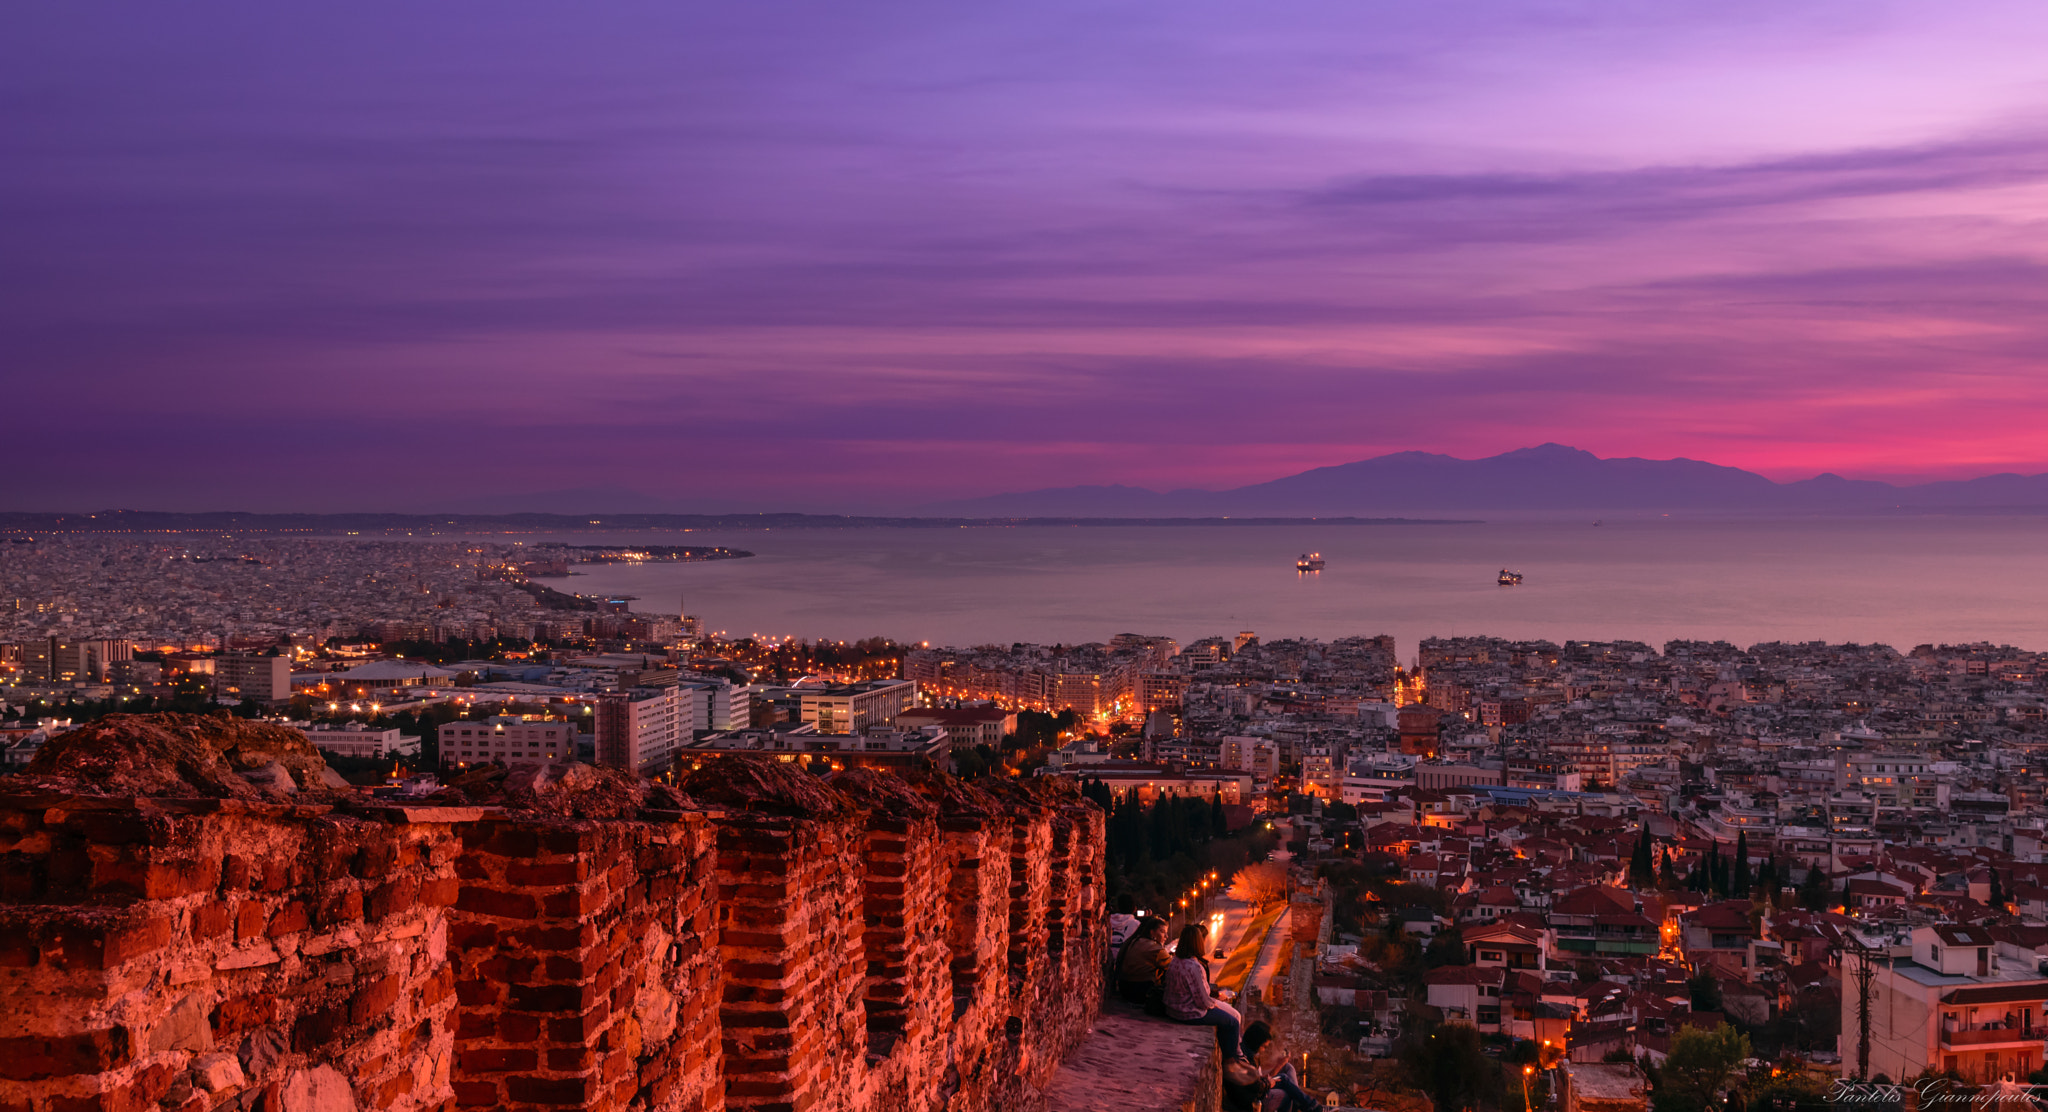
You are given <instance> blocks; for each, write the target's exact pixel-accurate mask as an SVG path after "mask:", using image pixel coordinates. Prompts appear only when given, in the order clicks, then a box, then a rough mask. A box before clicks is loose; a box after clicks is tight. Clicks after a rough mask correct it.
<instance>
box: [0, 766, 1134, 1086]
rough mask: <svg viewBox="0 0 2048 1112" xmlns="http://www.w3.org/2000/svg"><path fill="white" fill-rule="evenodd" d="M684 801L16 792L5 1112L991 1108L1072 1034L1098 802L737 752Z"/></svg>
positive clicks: (1096, 891) (1098, 889)
mask: <svg viewBox="0 0 2048 1112" xmlns="http://www.w3.org/2000/svg"><path fill="white" fill-rule="evenodd" d="M680 788H681V791H682V792H683V794H684V795H685V797H686V798H685V799H684V800H683V803H682V806H681V807H680V809H669V810H661V811H649V810H640V811H638V812H636V813H633V814H631V816H630V817H619V818H600V819H587V818H586V819H578V818H571V817H564V816H561V815H550V814H546V813H541V812H538V811H535V810H532V809H527V810H511V809H491V808H477V807H454V806H450V807H411V808H378V807H365V806H353V805H343V806H341V807H339V808H337V807H332V806H327V805H319V806H294V805H290V804H279V803H267V802H253V801H249V800H245V799H233V798H231V799H187V798H146V797H144V798H137V797H100V796H91V795H85V794H80V793H75V792H74V793H64V792H49V791H38V790H35V789H34V788H33V787H32V786H28V785H22V784H13V785H10V782H9V781H8V780H7V779H6V778H0V998H4V999H5V1000H6V1001H7V1002H8V1007H7V1008H6V1009H4V1010H0V1112H16V1110H27V1112H69V1110H72V1109H88V1108H91V1109H138V1110H140V1109H156V1108H170V1109H180V1110H182V1109H193V1110H198V1109H209V1110H210V1109H220V1108H235V1109H256V1108H261V1109H263V1110H264V1112H275V1110H279V1109H285V1110H297V1109H322V1110H326V1109H370V1108H376V1109H397V1110H412V1109H437V1110H438V1109H457V1108H508V1109H561V1108H592V1109H646V1110H649V1112H654V1110H661V1112H671V1110H674V1112H682V1110H691V1112H710V1110H719V1109H734V1110H739V1109H747V1110H760V1112H771V1110H772V1112H799V1110H811V1109H818V1110H830V1112H885V1110H886V1112H898V1110H905V1112H939V1110H941V1109H943V1110H944V1112H985V1110H994V1109H1009V1108H1025V1107H1029V1106H1030V1104H1031V1102H1032V1101H1033V1100H1034V1099H1035V1095H1036V1093H1037V1091H1038V1090H1039V1089H1040V1088H1042V1087H1044V1086H1045V1085H1046V1084H1048V1083H1049V1082H1050V1080H1051V1078H1052V1075H1053V1072H1054V1071H1055V1069H1056V1068H1057V1067H1058V1065H1059V1062H1060V1059H1061V1057H1062V1056H1063V1055H1065V1054H1066V1053H1067V1052H1068V1051H1069V1050H1070V1049H1071V1048H1073V1047H1074V1046H1075V1045H1076V1044H1078V1043H1079V1041H1080V1040H1081V1039H1082V1038H1084V1037H1085V1036H1086V1034H1087V1032H1088V1029H1089V1027H1090V1025H1091V1023H1093V1021H1094V1019H1095V1014H1096V1009H1097V1007H1098V1004H1099V984H1098V980H1099V962H1100V960H1101V955H1102V947H1103V945H1104V942H1103V937H1102V922H1103V907H1102V896H1103V887H1102V837H1103V827H1102V816H1101V814H1100V812H1099V811H1097V810H1096V809H1095V808H1094V807H1093V806H1091V805H1089V804H1086V803H1084V802H1082V801H1081V800H1079V798H1078V797H1076V796H1073V795H1071V794H1066V793H1062V792H1059V791H1057V790H1054V789H1051V788H1048V787H1045V786H1042V785H1030V786H1025V787H1017V786H1012V785H1004V786H1003V789H1002V790H1001V791H1000V792H999V793H997V794H993V795H991V794H987V793H983V792H980V791H976V790H974V789H973V788H972V787H971V786H968V785H964V784H961V783H959V782H956V781H952V780H950V779H947V778H944V777H938V776H932V775H927V776H922V777H918V776H909V777H905V778H897V777H891V776H886V775H882V774H877V773H872V772H867V771H864V770H852V771H849V772H847V773H844V774H842V775H841V776H839V777H837V778H835V779H834V780H833V781H832V782H830V783H827V782H821V781H819V780H817V779H815V778H812V777H809V776H806V775H804V774H802V773H800V772H797V771H796V770H794V769H793V768H790V767H789V766H785V765H777V764H775V763H774V762H767V761H759V760H751V759H744V758H742V759H730V760H724V761H717V762H711V763H707V764H706V765H704V766H703V767H702V768H700V769H698V770H697V771H696V772H695V773H693V774H692V775H691V776H690V777H689V778H687V779H686V781H685V783H684V784H682V785H680Z"/></svg>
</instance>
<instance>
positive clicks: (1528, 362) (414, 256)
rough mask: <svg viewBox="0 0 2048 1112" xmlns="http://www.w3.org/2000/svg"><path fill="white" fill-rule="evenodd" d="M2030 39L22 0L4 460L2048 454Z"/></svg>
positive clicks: (429, 470) (851, 12) (370, 494)
mask: <svg viewBox="0 0 2048 1112" xmlns="http://www.w3.org/2000/svg"><path fill="white" fill-rule="evenodd" d="M2043 56H2048V8H2043V7H2041V6H2039V5H2033V4H2023V3H2017V2H2004V3H1988V4H1983V5H1976V6H1972V7H1970V8H1968V9H1966V10H1959V9H1955V8H1952V7H1947V6H1932V5H1914V4H1905V3H1876V4H1870V3H1847V2H1839V0H1824V2H1819V3H1813V4H1807V5H1799V6H1792V7H1788V6H1785V5H1777V4H1763V3H1751V2H1739V3H1734V4H1719V5H1712V6H1707V5H1669V4H1664V5H1651V4H1635V3H1584V4H1562V3H1520V4H1508V3H1485V4H1471V5H1463V6H1441V5H1438V6H1427V7H1405V6H1403V7H1396V6H1386V5H1361V4H1355V3H1338V2H1334V0H1331V2H1312V3H1302V4H1296V5H1291V6H1288V7H1285V8H1279V9H1274V8H1250V7H1245V6H1242V5H1228V4H1216V3H1196V4H1170V5H1169V4H1161V3H1155V2H1138V3H1123V4H1111V5H1103V4H1069V3H1052V4H1040V5H1029V6H1027V7H1023V8H1011V9H1000V10H987V9H980V8H975V7H972V6H969V7H961V6H958V5H945V4H937V3H929V2H922V0H919V2H901V3H887V4H882V5H874V6H855V7H851V8H849V7H845V6H835V5H823V4H808V3H804V4H781V3H767V4H749V5H740V6H723V7H718V6H704V5H681V6H678V5H657V4H620V5H612V6H607V7H604V8H601V9H587V8H556V7H549V6H542V5H535V4H528V3H518V4H513V5H509V6H508V5H482V4H474V3H451V4H442V5H434V6H431V7H429V8H418V7H415V6H401V5H395V4H381V3H370V4H362V5H350V6H348V7H346V8H338V9H331V10H301V9H261V8H248V7H245V6H232V5H223V4H216V3H201V4H197V5H181V6H178V7H177V8H175V9H169V8H141V9H114V8H111V7H103V6H97V5H63V6H52V7H41V8H35V9H27V10H23V11H21V12H18V13H16V18H15V21H14V33H12V34H10V35H9V36H8V38H7V41H6V42H5V44H4V45H0V58H4V59H5V62H6V65H5V67H4V69H0V97H4V98H5V102H6V104H7V105H8V109H9V110H8V111H7V112H5V113H4V114H0V144H4V149H5V151H6V152H7V162H8V165H9V173H8V174H6V175H4V176H0V211H5V212H6V213H7V214H8V216H7V221H8V227H9V233H10V234H9V237H8V238H9V241H10V246H9V249H8V250H7V251H6V252H4V253H0V295H4V296H0V330H4V334H5V335H6V336H7V337H8V349H9V354H8V359H7V363H8V370H7V371H6V373H5V376H4V381H5V385H6V387H7V396H8V399H9V410H10V413H11V414H12V415H13V416H14V420H12V421H10V422H9V426H10V427H9V433H10V440H9V443H10V455H11V457H12V459H13V460H14V461H15V469H16V473H17V475H23V474H25V475H26V477H27V478H28V479H30V480H31V482H29V483H28V484H26V485H23V484H14V485H13V486H12V487H11V489H12V490H13V493H12V494H11V495H10V496H8V497H7V498H6V499H5V503H6V504H5V505H4V506H0V508H6V509H21V510H58V509H64V510H95V509H100V508H107V507H111V506H115V505H132V506H136V507H138V508H163V509H218V508H236V509H251V510H262V509H277V508H302V509H336V510H352V509H394V510H411V509H441V508H455V507H454V503H455V502H456V501H459V500H460V499H457V498H456V497H454V496H453V495H452V494H444V492H462V494H461V497H462V498H470V497H471V496H492V497H498V496H504V497H516V496H519V495H522V494H526V493H532V492H545V491H560V490H565V489H589V490H613V491H629V492H636V493H637V494H641V495H645V496H647V497H648V498H651V499H656V500H662V501H664V502H665V503H667V504H672V505H674V506H676V507H677V508H686V509H704V510H738V509H748V510H752V509H764V510H766V509H806V510H847V511H885V510H887V511H897V510H904V509H908V508H912V507H916V506H919V505H922V504H925V503H929V502H933V501H937V500H943V499H951V498H962V497H972V496H976V495H983V494H991V493H996V492H999V491H1013V490H1023V489H1030V488H1037V487H1052V486H1063V485H1069V484H1112V483H1121V484H1129V485H1136V486H1147V487H1151V488H1153V489H1159V490H1166V489H1173V488H1179V487H1202V488H1211V489H1215V488H1224V487H1232V486H1239V485H1244V484H1247V483H1255V482H1261V481H1265V480H1269V479H1274V478H1278V477H1280V476H1283V475H1287V474H1290V473H1293V472H1298V471H1301V470H1304V469H1307V468H1311V467H1318V466H1326V465H1330V464H1337V463H1343V462H1347V461H1350V460H1356V459H1361V458H1365V457H1368V456H1373V455H1379V454H1384V453H1387V452H1396V451H1405V450H1421V451H1432V452H1444V453H1449V454H1452V455H1457V456H1461V457H1467V458H1470V457H1478V456H1487V455H1493V454H1496V453H1499V452H1504V451H1508V450H1512V449H1515V448H1521V447H1527V446H1531V445H1535V444H1541V443H1544V442H1558V443H1564V444H1569V445H1573V446H1576V447H1579V448H1584V449H1586V450H1589V451H1592V452H1594V453H1596V454H1598V455H1601V456H1643V457H1649V458H1658V459H1662V458H1670V457H1678V456H1683V457H1689V458H1693V459H1701V460H1708V461H1711V462H1714V463H1719V464H1726V465H1730V466H1736V467H1743V468H1747V469H1750V470H1754V471H1757V472H1760V473H1762V474H1765V475H1768V476H1770V477H1772V478H1775V479H1780V480H1790V479H1802V478H1809V477H1811V476H1813V475H1815V474H1817V473H1820V472H1823V471H1832V472H1836V473H1840V474H1843V475H1847V476H1850V477H1855V478H1879V479H1889V480H1894V481H1925V480H1929V479H1942V478H1963V477H1971V476H1976V475H1983V474H1988V473H1992V472H2000V471H2018V472H2022V473H2027V474H2033V473H2038V472H2044V471H2048V438H2044V437H2043V436H2042V435H2041V434H2040V432H2039V429H2040V428H2041V427H2042V426H2043V424H2044V418H2048V373H2044V372H2048V366H2044V360H2048V143H2044V141H2043V140H2044V139H2048V80H2044V78H2043V77H2042V75H2041V67H2040V59H2041V58H2042V57H2043ZM88 411H89V413H90V417H89V421H88V422H87V423H86V425H85V428H86V430H87V432H88V433H89V435H87V436H85V437H83V438H82V437H81V433H80V425H79V423H77V422H75V421H73V420H70V419H68V418H71V417H74V416H76V415H78V414H80V413H82V412H88ZM255 460H267V461H271V462H272V463H274V464H275V467H271V468H256V469H251V468H248V467H246V464H247V463H248V462H249V461H255ZM229 461H233V462H232V463H231V464H230V463H229ZM222 464H227V465H229V466H228V467H226V468H225V469H224V468H223V467H221V466H217V465H222ZM444 499H445V500H446V501H447V502H448V505H447V506H443V505H442V504H441V501H440V500H444ZM593 508H604V507H602V506H597V507H593Z"/></svg>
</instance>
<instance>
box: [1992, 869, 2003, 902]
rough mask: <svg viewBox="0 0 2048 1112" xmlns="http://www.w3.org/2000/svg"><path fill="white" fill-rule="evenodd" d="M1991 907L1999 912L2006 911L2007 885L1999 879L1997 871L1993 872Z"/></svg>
mask: <svg viewBox="0 0 2048 1112" xmlns="http://www.w3.org/2000/svg"><path fill="white" fill-rule="evenodd" d="M1991 906H1992V907H1993V908H1995V909H1997V910H1999V911H2004V910H2005V884H2004V883H2003V882H2001V881H2000V880H1999V879H1998V870H1997V869H1993V870H1991Z"/></svg>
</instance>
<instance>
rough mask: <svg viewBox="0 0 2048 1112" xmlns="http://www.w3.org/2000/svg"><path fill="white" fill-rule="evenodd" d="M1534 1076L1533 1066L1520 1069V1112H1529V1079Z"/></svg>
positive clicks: (1534, 1069) (1534, 1068)
mask: <svg viewBox="0 0 2048 1112" xmlns="http://www.w3.org/2000/svg"><path fill="white" fill-rule="evenodd" d="M1535 1075H1536V1067H1535V1066H1523V1067H1522V1112H1530V1104H1529V1079H1530V1078H1531V1077H1534V1076H1535Z"/></svg>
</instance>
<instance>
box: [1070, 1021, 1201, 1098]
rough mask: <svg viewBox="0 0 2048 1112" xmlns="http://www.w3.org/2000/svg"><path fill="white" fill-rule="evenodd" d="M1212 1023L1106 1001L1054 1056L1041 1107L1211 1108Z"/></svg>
mask: <svg viewBox="0 0 2048 1112" xmlns="http://www.w3.org/2000/svg"><path fill="white" fill-rule="evenodd" d="M1220 1084H1221V1065H1220V1063H1219V1060H1218V1057H1217V1054H1216V1031H1215V1029H1214V1028H1211V1027H1190V1026H1185V1025H1183V1024H1179V1023H1168V1022H1167V1021H1165V1020H1163V1019H1153V1018H1151V1017H1149V1016H1146V1015H1142V1014H1139V1013H1137V1012H1136V1011H1134V1010H1132V1009H1131V1008H1129V1007H1128V1006H1127V1005H1123V1004H1116V1003H1106V1004H1105V1005H1104V1006H1103V1009H1102V1015H1101V1017H1100V1018H1098V1019H1097V1020H1096V1021H1095V1030H1094V1031H1093V1032H1091V1033H1090V1034H1089V1036H1088V1037H1087V1038H1086V1039H1085V1040H1083V1041H1082V1043H1081V1045H1080V1046H1078V1047H1076V1048H1075V1049H1074V1052H1073V1053H1072V1054H1069V1055H1067V1060H1066V1061H1064V1062H1062V1063H1060V1069H1059V1072H1058V1073H1057V1074H1055V1075H1054V1076H1053V1079H1052V1083H1051V1084H1050V1085H1048V1086H1047V1087H1046V1089H1045V1091H1044V1093H1043V1094H1042V1095H1041V1100H1042V1101H1043V1104H1042V1105H1041V1107H1042V1108H1043V1109H1044V1110H1045V1112H1097V1110H1105V1112H1106V1110H1109V1109H1115V1110H1117V1112H1213V1110H1214V1109H1215V1108H1216V1104H1217V1097H1218V1094H1219V1092H1220V1088H1219V1086H1220Z"/></svg>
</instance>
